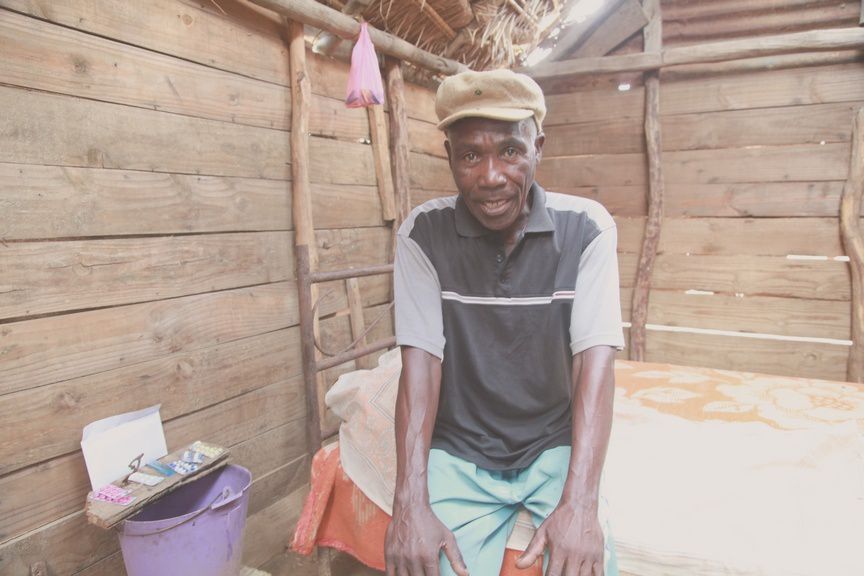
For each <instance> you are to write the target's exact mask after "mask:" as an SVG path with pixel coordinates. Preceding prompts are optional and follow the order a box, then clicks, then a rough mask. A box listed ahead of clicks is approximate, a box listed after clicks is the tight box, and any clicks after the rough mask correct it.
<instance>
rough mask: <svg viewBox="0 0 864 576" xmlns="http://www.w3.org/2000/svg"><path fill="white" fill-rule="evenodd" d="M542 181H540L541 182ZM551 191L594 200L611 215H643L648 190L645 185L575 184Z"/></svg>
mask: <svg viewBox="0 0 864 576" xmlns="http://www.w3.org/2000/svg"><path fill="white" fill-rule="evenodd" d="M541 183H542V182H541ZM551 191H553V192H561V193H562V194H573V195H574V196H583V197H585V198H590V199H592V200H596V201H597V202H600V203H601V204H603V206H604V207H605V208H606V210H608V211H609V213H610V214H612V215H613V216H616V217H617V216H645V214H646V213H647V209H648V208H647V203H648V198H647V196H648V191H647V189H646V186H605V185H602V184H601V185H597V186H577V187H567V188H554V189H552V190H551Z"/></svg>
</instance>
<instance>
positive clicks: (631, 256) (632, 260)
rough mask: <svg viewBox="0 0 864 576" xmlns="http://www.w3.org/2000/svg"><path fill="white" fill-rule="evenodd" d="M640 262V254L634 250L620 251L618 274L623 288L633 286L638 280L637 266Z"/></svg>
mask: <svg viewBox="0 0 864 576" xmlns="http://www.w3.org/2000/svg"><path fill="white" fill-rule="evenodd" d="M638 264H639V254H638V253H634V252H619V253H618V276H619V279H620V280H619V283H620V285H621V287H622V288H632V287H633V283H634V282H635V280H636V267H637V266H638Z"/></svg>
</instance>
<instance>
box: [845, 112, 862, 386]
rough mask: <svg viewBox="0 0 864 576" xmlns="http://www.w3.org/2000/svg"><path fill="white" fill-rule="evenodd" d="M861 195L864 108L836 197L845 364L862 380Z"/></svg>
mask: <svg viewBox="0 0 864 576" xmlns="http://www.w3.org/2000/svg"><path fill="white" fill-rule="evenodd" d="M862 195H864V108H861V109H859V110H858V114H857V115H856V116H855V127H854V128H853V130H852V157H851V159H850V166H849V178H848V180H847V181H846V187H845V188H844V189H843V198H842V199H841V201H840V232H841V235H842V238H843V248H844V250H845V251H846V255H847V256H849V268H850V271H851V273H852V348H851V350H850V351H849V362H848V364H847V366H846V379H847V380H848V381H849V382H858V383H862V382H864V230H862V228H861V225H860V221H859V217H858V216H859V214H861V196H862Z"/></svg>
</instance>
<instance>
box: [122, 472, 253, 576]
mask: <svg viewBox="0 0 864 576" xmlns="http://www.w3.org/2000/svg"><path fill="white" fill-rule="evenodd" d="M251 484H252V474H250V473H249V471H248V470H246V469H245V468H243V467H241V466H235V465H233V464H231V465H228V466H225V467H224V468H222V469H221V470H219V471H217V472H212V473H210V474H208V475H207V476H204V477H202V478H200V479H198V480H195V481H193V482H191V483H189V484H187V485H185V486H181V487H180V488H178V489H177V490H175V491H174V492H172V493H170V494H168V495H167V496H165V497H163V498H160V499H159V500H157V501H156V502H154V503H152V504H150V505H148V506H146V507H145V508H143V509H142V510H141V512H139V513H138V514H136V515H135V516H133V517H132V518H130V519H129V520H126V521H124V522H123V523H122V524H121V526H120V529H119V533H120V548H121V549H122V550H123V562H124V563H125V564H126V573H127V574H128V576H237V575H238V574H239V573H240V568H241V567H242V565H241V560H242V556H243V528H244V526H245V524H246V509H247V507H248V505H249V486H250V485H251Z"/></svg>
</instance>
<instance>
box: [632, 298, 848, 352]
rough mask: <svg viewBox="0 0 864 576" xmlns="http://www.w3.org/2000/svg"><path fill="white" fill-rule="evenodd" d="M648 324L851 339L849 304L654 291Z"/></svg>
mask: <svg viewBox="0 0 864 576" xmlns="http://www.w3.org/2000/svg"><path fill="white" fill-rule="evenodd" d="M648 323H649V324H662V325H668V326H683V327H688V328H710V329H715V330H738V331H743V332H759V333H763V334H779V335H783V336H803V337H810V338H834V339H838V340H847V339H848V338H849V303H848V302H837V301H832V300H801V299H798V298H776V297H773V296H744V297H740V298H739V297H736V296H733V295H727V294H714V295H711V296H709V295H701V294H684V293H683V292H670V291H666V290H653V291H652V292H651V304H650V306H649V309H648Z"/></svg>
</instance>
